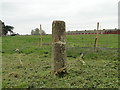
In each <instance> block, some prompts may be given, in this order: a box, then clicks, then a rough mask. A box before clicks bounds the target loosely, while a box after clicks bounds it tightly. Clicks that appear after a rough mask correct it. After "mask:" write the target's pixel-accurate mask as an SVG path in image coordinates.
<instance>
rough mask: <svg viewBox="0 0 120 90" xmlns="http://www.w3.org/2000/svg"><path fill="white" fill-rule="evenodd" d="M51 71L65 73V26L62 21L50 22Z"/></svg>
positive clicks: (58, 73)
mask: <svg viewBox="0 0 120 90" xmlns="http://www.w3.org/2000/svg"><path fill="white" fill-rule="evenodd" d="M52 71H53V72H54V73H55V74H57V75H62V74H64V73H66V27H65V22H64V21H53V23H52Z"/></svg>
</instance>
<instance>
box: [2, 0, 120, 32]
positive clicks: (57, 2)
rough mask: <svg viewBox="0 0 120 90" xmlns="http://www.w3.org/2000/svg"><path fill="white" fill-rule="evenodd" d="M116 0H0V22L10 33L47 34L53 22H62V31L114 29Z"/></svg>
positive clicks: (116, 24) (116, 13) (115, 24)
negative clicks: (10, 27)
mask: <svg viewBox="0 0 120 90" xmlns="http://www.w3.org/2000/svg"><path fill="white" fill-rule="evenodd" d="M118 1H119V0H1V1H0V15H1V16H0V19H1V20H2V21H3V22H5V24H6V25H12V26H14V27H15V28H14V32H16V33H19V34H30V32H31V30H32V29H35V28H39V25H40V24H42V29H43V30H45V32H46V33H51V31H52V29H51V28H52V22H53V20H63V21H65V22H66V30H67V31H68V30H85V29H86V30H89V29H95V28H96V23H97V22H100V25H101V29H108V28H118Z"/></svg>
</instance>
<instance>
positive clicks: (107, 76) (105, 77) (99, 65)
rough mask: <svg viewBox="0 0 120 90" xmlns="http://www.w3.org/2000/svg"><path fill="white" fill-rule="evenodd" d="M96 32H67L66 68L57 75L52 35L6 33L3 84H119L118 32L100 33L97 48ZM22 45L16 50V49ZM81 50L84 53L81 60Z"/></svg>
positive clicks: (93, 86)
mask: <svg viewBox="0 0 120 90" xmlns="http://www.w3.org/2000/svg"><path fill="white" fill-rule="evenodd" d="M94 39H95V35H68V36H67V40H66V41H67V60H66V62H67V72H68V74H66V75H65V76H64V77H61V78H60V77H57V76H55V75H52V74H51V73H50V72H51V49H52V46H51V41H52V40H51V36H50V35H45V36H43V47H42V48H40V43H39V41H40V38H39V36H12V37H10V36H7V37H3V38H2V87H3V88H118V87H119V85H118V64H119V63H118V50H117V49H104V48H118V36H117V35H99V47H101V48H102V47H103V48H102V49H101V48H100V49H98V52H95V51H94V50H93V48H81V47H93V45H94ZM17 48H18V49H19V50H20V51H19V52H16V51H15V49H17ZM80 53H83V54H84V57H83V59H82V60H83V61H84V62H85V65H84V64H82V63H81V61H80V59H81V58H80ZM20 60H21V61H22V63H23V66H21V64H20Z"/></svg>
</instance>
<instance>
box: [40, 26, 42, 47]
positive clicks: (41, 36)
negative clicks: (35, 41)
mask: <svg viewBox="0 0 120 90" xmlns="http://www.w3.org/2000/svg"><path fill="white" fill-rule="evenodd" d="M40 47H41V48H42V26H41V24H40Z"/></svg>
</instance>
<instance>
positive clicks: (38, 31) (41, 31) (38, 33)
mask: <svg viewBox="0 0 120 90" xmlns="http://www.w3.org/2000/svg"><path fill="white" fill-rule="evenodd" d="M40 34H42V35H45V34H46V32H45V31H44V30H39V29H38V28H35V29H34V30H32V31H31V35H40Z"/></svg>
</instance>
